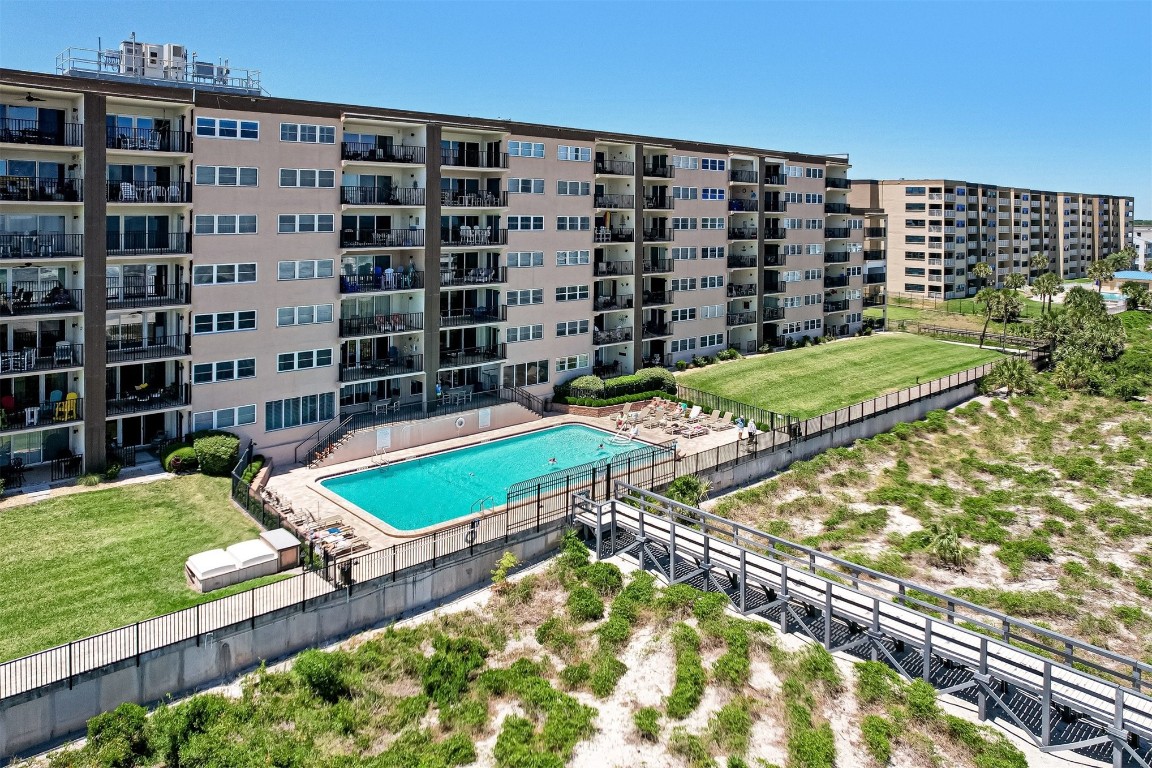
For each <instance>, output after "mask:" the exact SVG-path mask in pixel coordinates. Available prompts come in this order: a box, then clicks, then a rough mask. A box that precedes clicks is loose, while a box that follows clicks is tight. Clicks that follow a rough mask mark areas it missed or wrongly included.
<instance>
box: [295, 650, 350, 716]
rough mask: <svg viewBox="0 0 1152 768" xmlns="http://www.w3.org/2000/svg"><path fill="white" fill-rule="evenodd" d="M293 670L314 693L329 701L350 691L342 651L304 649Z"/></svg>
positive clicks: (337, 698)
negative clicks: (328, 651)
mask: <svg viewBox="0 0 1152 768" xmlns="http://www.w3.org/2000/svg"><path fill="white" fill-rule="evenodd" d="M292 672H293V673H294V674H295V675H296V677H298V678H299V679H300V682H301V683H302V684H303V685H304V687H305V688H307V689H308V690H309V691H311V692H312V694H313V695H315V696H319V697H320V698H321V699H323V700H324V701H327V702H328V703H333V702H335V701H337V700H339V699H340V698H341V697H342V696H345V695H347V693H348V681H347V679H346V676H345V656H344V655H343V654H341V653H325V652H323V651H317V650H315V649H312V650H307V651H304V653H302V654H300V655H299V656H297V657H296V662H295V663H294V664H293V665H292Z"/></svg>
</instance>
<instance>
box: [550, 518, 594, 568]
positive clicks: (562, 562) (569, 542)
mask: <svg viewBox="0 0 1152 768" xmlns="http://www.w3.org/2000/svg"><path fill="white" fill-rule="evenodd" d="M556 565H557V567H558V568H559V569H560V571H561V573H562V576H563V575H569V574H577V575H579V574H581V573H583V572H584V569H585V568H587V567H588V547H586V546H584V542H582V541H580V537H579V536H578V535H577V534H576V531H575V530H574V529H571V528H569V529H568V530H566V531H564V541H563V543H562V544H561V545H560V556H559V557H558V558H557V559H556Z"/></svg>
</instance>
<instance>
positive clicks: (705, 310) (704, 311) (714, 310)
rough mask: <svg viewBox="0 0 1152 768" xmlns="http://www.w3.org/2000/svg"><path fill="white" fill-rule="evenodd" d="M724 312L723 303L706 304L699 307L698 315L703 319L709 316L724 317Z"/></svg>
mask: <svg viewBox="0 0 1152 768" xmlns="http://www.w3.org/2000/svg"><path fill="white" fill-rule="evenodd" d="M724 314H725V313H724V305H723V304H708V305H705V306H703V307H700V317H702V318H704V319H705V320H707V319H708V318H711V317H724Z"/></svg>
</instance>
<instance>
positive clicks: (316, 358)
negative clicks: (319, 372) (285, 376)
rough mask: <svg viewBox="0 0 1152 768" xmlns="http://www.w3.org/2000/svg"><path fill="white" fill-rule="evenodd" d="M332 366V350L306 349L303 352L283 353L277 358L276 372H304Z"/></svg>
mask: <svg viewBox="0 0 1152 768" xmlns="http://www.w3.org/2000/svg"><path fill="white" fill-rule="evenodd" d="M329 365H332V350H331V349H306V350H304V351H303V352H281V353H280V354H279V355H277V356H276V372H277V373H288V372H289V371H303V370H307V369H308V368H324V367H326V366H329Z"/></svg>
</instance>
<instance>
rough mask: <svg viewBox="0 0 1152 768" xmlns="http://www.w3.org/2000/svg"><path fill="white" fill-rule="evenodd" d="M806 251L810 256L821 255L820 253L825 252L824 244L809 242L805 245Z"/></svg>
mask: <svg viewBox="0 0 1152 768" xmlns="http://www.w3.org/2000/svg"><path fill="white" fill-rule="evenodd" d="M804 253H806V254H808V255H809V256H819V255H820V254H822V253H824V246H823V245H820V244H819V243H809V244H808V245H805V246H804Z"/></svg>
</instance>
